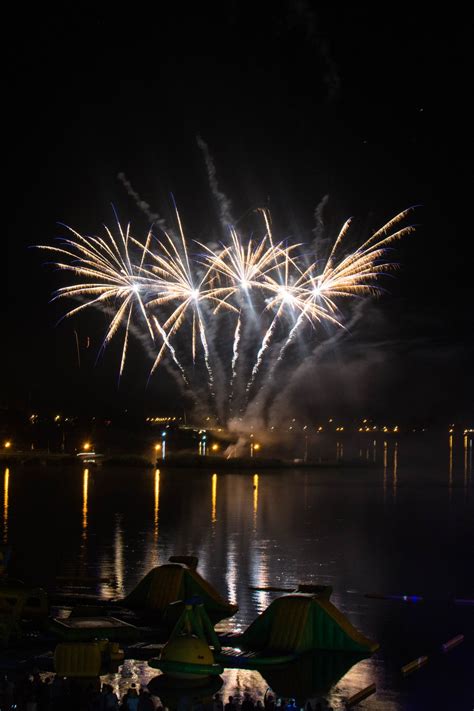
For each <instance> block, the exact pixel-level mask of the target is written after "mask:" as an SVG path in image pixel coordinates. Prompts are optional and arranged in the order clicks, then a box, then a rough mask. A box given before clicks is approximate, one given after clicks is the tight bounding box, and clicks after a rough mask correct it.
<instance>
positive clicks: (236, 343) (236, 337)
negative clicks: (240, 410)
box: [229, 311, 241, 400]
mask: <svg viewBox="0 0 474 711" xmlns="http://www.w3.org/2000/svg"><path fill="white" fill-rule="evenodd" d="M240 325H241V316H240V311H239V318H238V319H237V325H236V327H235V332H234V346H233V350H232V363H231V369H232V375H231V378H230V383H229V389H230V393H229V400H232V396H233V386H234V380H235V378H236V377H237V360H238V358H239V343H240Z"/></svg>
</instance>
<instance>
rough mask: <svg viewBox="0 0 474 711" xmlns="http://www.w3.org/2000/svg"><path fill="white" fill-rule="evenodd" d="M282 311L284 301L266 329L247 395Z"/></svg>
mask: <svg viewBox="0 0 474 711" xmlns="http://www.w3.org/2000/svg"><path fill="white" fill-rule="evenodd" d="M282 311H283V303H282V304H281V305H280V307H279V308H278V311H277V312H276V314H275V316H274V317H273V321H272V322H271V324H270V326H269V327H268V329H267V331H266V333H265V335H264V337H263V339H262V343H261V346H260V348H259V351H258V353H257V358H256V360H255V364H254V366H253V368H252V373H251V375H250V380H249V381H248V383H247V387H246V388H245V391H246V393H247V395H248V393H249V392H250V388H251V387H252V385H253V384H254V381H255V378H256V376H257V373H258V370H259V368H260V366H261V364H262V359H263V355H264V353H265V351H266V350H267V348H268V346H269V344H270V341H271V339H272V336H273V333H274V331H275V326H276V324H277V321H278V319H279V318H280V315H281V312H282Z"/></svg>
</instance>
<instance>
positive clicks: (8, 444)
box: [3, 439, 12, 449]
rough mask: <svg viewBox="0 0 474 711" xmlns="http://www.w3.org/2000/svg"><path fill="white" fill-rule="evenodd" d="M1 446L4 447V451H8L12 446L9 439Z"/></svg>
mask: <svg viewBox="0 0 474 711" xmlns="http://www.w3.org/2000/svg"><path fill="white" fill-rule="evenodd" d="M3 446H4V447H5V449H10V447H11V446H12V443H11V442H10V440H9V439H7V441H6V442H5V444H4V445H3Z"/></svg>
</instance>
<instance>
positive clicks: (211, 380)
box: [197, 309, 215, 396]
mask: <svg viewBox="0 0 474 711" xmlns="http://www.w3.org/2000/svg"><path fill="white" fill-rule="evenodd" d="M197 317H198V324H199V335H200V337H201V343H202V347H203V350H204V362H205V363H206V368H207V372H208V374H209V389H210V391H211V395H212V396H214V394H215V393H214V376H213V374H212V368H211V360H210V358H209V347H208V345H207V339H206V332H205V329H204V323H203V321H202V318H201V314H200V312H199V309H197Z"/></svg>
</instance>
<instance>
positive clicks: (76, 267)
mask: <svg viewBox="0 0 474 711" xmlns="http://www.w3.org/2000/svg"><path fill="white" fill-rule="evenodd" d="M117 227H118V231H119V235H120V240H121V243H120V245H119V243H118V242H117V241H116V240H115V238H114V236H113V234H112V232H111V231H110V229H109V228H107V227H106V228H105V230H106V234H107V237H108V243H107V242H106V241H105V240H104V239H103V238H101V237H84V236H83V235H81V234H80V233H79V232H77V231H76V230H73V229H72V228H70V227H67V229H68V230H69V231H70V232H71V234H72V235H73V237H74V239H65V238H64V239H62V240H61V241H60V244H61V246H58V247H52V246H49V245H44V246H41V247H40V248H41V249H45V250H47V251H50V252H53V253H54V254H58V255H60V256H61V257H62V258H64V257H66V258H68V259H69V260H71V262H70V263H65V262H64V261H61V262H56V263H55V266H56V267H57V268H58V269H60V270H62V271H70V272H72V273H73V274H74V275H76V276H79V277H85V278H86V279H90V280H91V282H86V283H79V284H72V285H70V286H66V287H61V288H60V289H58V290H57V291H56V292H55V293H54V294H53V298H52V301H56V300H58V299H63V298H66V297H69V298H84V297H85V298H87V299H88V300H87V301H86V302H85V303H83V304H81V305H80V306H77V307H75V308H73V309H70V310H69V311H68V312H66V314H65V315H64V316H63V317H62V318H63V319H64V318H71V317H72V316H74V315H76V314H78V313H79V312H81V311H83V310H84V309H86V308H89V307H91V306H100V305H102V304H106V303H107V302H110V301H112V300H114V301H116V302H119V303H120V302H121V304H120V306H119V308H118V310H117V311H116V312H115V314H114V316H113V318H112V320H111V322H110V324H109V326H108V329H107V332H106V335H105V338H104V341H103V344H102V346H101V349H100V350H99V353H101V352H102V351H103V349H104V348H105V347H106V345H107V344H108V343H109V342H110V341H111V339H112V338H113V336H114V335H115V333H116V332H117V330H118V328H119V326H120V325H121V322H122V320H125V322H126V334H125V339H124V346H123V350H122V359H121V365H120V375H121V374H122V372H123V368H124V364H125V357H126V352H127V343H128V332H129V329H130V319H131V315H132V312H133V305H134V303H138V306H139V309H140V312H141V314H142V316H143V318H144V320H145V323H146V325H147V327H148V330H149V332H150V336H151V338H152V340H153V339H154V334H153V329H152V326H151V323H150V320H149V318H148V315H147V313H146V310H145V305H144V303H143V300H142V297H141V295H140V292H141V290H142V289H143V288H147V287H148V286H149V285H150V280H149V279H147V278H146V277H143V276H142V275H141V274H140V267H137V266H136V265H135V264H134V262H132V259H131V256H130V251H129V246H130V244H129V243H130V242H131V240H132V238H131V236H130V226H129V225H127V228H126V230H125V232H124V231H123V228H122V226H121V225H120V223H119V222H118V220H117ZM134 242H135V244H140V243H138V242H137V241H136V240H135V241H134ZM140 246H141V247H142V249H144V246H143V245H140ZM142 258H143V254H142ZM61 320H62V319H61Z"/></svg>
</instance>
